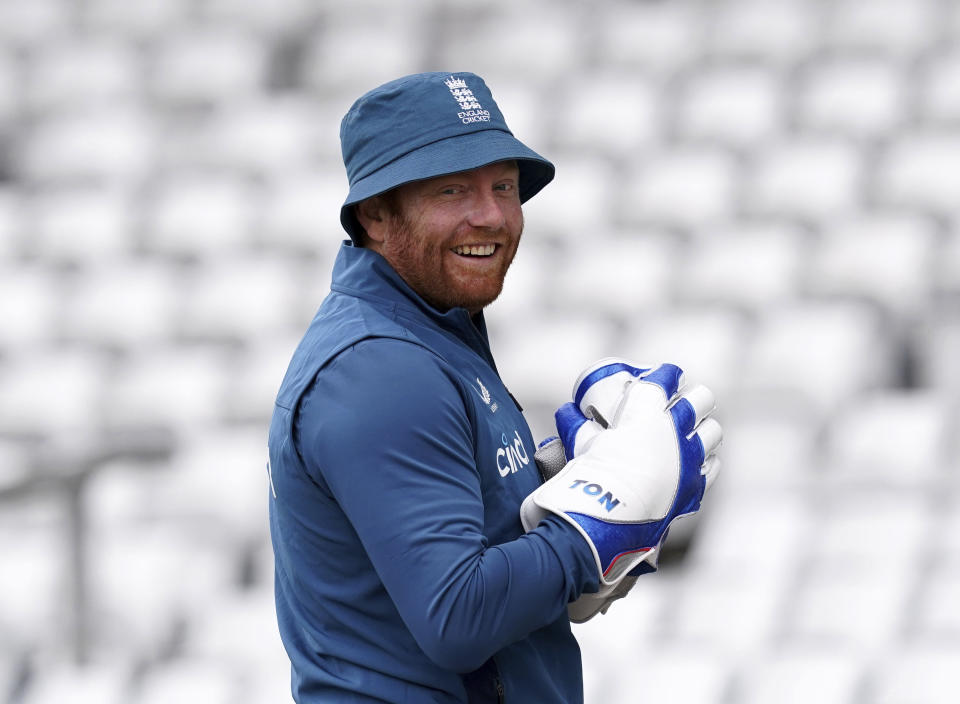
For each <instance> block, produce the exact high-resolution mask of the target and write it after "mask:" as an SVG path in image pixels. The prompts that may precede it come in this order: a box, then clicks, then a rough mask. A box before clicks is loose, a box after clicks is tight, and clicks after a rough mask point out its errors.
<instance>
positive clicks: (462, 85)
mask: <svg viewBox="0 0 960 704" xmlns="http://www.w3.org/2000/svg"><path fill="white" fill-rule="evenodd" d="M444 83H446V85H447V88H449V89H450V95H452V96H453V98H454V100H456V101H457V102H458V103H459V104H460V112H458V113H457V117H459V118H460V121H461V122H462V123H463V124H465V125H469V124H470V123H472V122H490V111H489V110H484V109H483V106H482V105H480V103H479V102H478V101H477V97H476V96H475V95H474V94H473V91H472V90H470V88H468V87H467V82H466V81H465V80H463V79H462V78H454V77H453V76H450V78H448V79H446V80H445V81H444Z"/></svg>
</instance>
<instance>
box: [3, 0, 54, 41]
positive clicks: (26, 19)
mask: <svg viewBox="0 0 960 704" xmlns="http://www.w3.org/2000/svg"><path fill="white" fill-rule="evenodd" d="M69 21H70V6H69V3H68V2H66V1H65V0H37V1H36V2H6V3H0V44H3V45H4V46H9V47H21V48H23V47H29V46H34V45H36V44H37V43H42V42H44V41H45V40H46V39H48V38H50V37H54V36H57V35H59V34H60V33H62V32H63V31H65V29H66V27H67V26H68V23H69Z"/></svg>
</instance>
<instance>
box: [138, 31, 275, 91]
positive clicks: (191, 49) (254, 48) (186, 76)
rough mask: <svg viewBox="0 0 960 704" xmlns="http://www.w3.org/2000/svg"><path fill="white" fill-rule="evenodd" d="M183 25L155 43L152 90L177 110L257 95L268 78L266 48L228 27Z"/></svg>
mask: <svg viewBox="0 0 960 704" xmlns="http://www.w3.org/2000/svg"><path fill="white" fill-rule="evenodd" d="M188 27H189V25H187V26H185V27H183V28H182V29H181V30H180V31H178V32H175V33H171V34H169V35H166V36H164V37H162V38H161V39H160V41H159V42H158V43H157V44H156V45H154V46H153V47H151V50H150V54H149V55H148V60H149V61H150V62H151V66H152V71H151V73H150V76H151V80H150V82H149V84H148V90H149V93H150V94H151V95H153V96H154V97H155V98H156V99H157V100H160V101H162V102H163V103H164V104H167V105H169V106H170V107H172V108H176V107H178V106H191V105H200V106H209V105H217V104H219V103H220V102H222V101H226V100H231V99H237V98H242V97H244V96H247V95H251V94H254V93H256V91H257V90H258V89H260V88H261V87H262V85H263V84H264V81H265V79H266V70H267V55H266V47H265V46H264V44H263V43H262V42H260V41H259V40H258V39H257V37H256V36H255V35H253V34H252V33H250V32H247V31H243V30H242V29H239V28H235V27H230V26H229V25H207V26H196V27H189V28H188Z"/></svg>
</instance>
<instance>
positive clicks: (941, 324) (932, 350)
mask: <svg viewBox="0 0 960 704" xmlns="http://www.w3.org/2000/svg"><path fill="white" fill-rule="evenodd" d="M918 323H919V325H918V329H917V330H916V331H915V332H914V335H913V337H912V341H913V343H914V347H913V350H914V354H915V358H916V361H917V375H918V377H919V380H918V381H919V382H920V384H922V385H923V386H924V387H928V388H930V387H933V388H942V389H945V390H946V391H947V392H948V393H952V394H957V393H958V392H960V368H958V366H957V362H956V360H957V359H958V358H960V316H958V315H956V313H954V312H951V311H950V310H949V309H947V310H945V311H941V312H937V309H936V308H934V309H932V310H931V314H930V315H927V316H924V317H923V318H922V319H920V320H919V321H918Z"/></svg>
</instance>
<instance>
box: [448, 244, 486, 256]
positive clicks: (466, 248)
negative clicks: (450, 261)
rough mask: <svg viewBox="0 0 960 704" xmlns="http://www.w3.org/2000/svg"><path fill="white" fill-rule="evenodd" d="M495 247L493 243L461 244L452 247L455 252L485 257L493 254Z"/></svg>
mask: <svg viewBox="0 0 960 704" xmlns="http://www.w3.org/2000/svg"><path fill="white" fill-rule="evenodd" d="M496 248H497V245H495V244H462V245H459V246H457V247H454V248H453V251H454V252H456V253H457V254H465V255H469V256H472V257H487V256H489V255H491V254H493V250H495V249H496Z"/></svg>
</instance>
